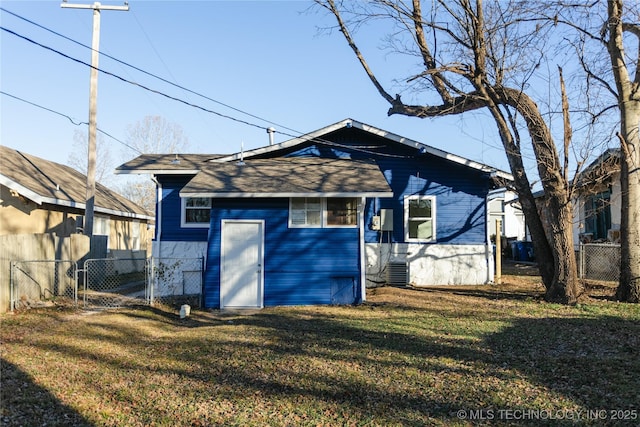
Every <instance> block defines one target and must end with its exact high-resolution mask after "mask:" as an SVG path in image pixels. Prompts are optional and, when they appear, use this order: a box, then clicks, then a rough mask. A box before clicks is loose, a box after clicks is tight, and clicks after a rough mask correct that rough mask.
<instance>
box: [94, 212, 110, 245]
mask: <svg viewBox="0 0 640 427" xmlns="http://www.w3.org/2000/svg"><path fill="white" fill-rule="evenodd" d="M110 231H111V222H110V220H109V217H106V216H94V217H93V235H94V236H107V251H109V234H110Z"/></svg>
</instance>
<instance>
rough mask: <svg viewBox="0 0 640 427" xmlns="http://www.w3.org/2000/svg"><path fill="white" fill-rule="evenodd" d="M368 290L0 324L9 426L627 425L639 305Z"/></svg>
mask: <svg viewBox="0 0 640 427" xmlns="http://www.w3.org/2000/svg"><path fill="white" fill-rule="evenodd" d="M503 281H504V282H505V283H506V284H503V285H500V286H496V285H494V286H482V287H446V288H430V289H427V290H415V289H405V288H403V289H400V288H391V287H388V288H378V289H375V290H369V291H368V302H367V303H366V304H363V305H360V306H357V307H350V306H349V307H278V308H267V309H263V310H260V311H254V312H251V313H232V312H229V313H227V312H219V311H195V312H194V311H192V315H191V317H190V318H188V319H184V320H181V319H180V318H179V316H178V311H177V310H172V309H169V308H158V307H140V308H129V309H120V310H115V311H104V312H100V313H93V314H86V313H83V312H82V311H72V310H69V309H65V308H48V309H39V310H29V311H25V312H20V313H18V314H13V315H11V314H5V315H2V317H1V318H0V319H1V321H2V324H1V325H0V339H1V352H0V354H1V356H2V377H1V381H2V383H1V397H2V401H1V402H0V404H1V409H0V423H1V424H2V425H7V426H14V425H15V426H17V425H24V426H39V425H64V426H69V425H99V426H102V425H108V426H149V425H157V426H165V425H166V426H209V425H224V426H231V425H243V426H244V425H290V426H297V425H310V426H350V425H354V426H355V425H384V426H389V425H406V426H422V425H478V424H483V425H486V424H489V425H523V424H525V425H526V424H530V425H541V424H542V425H545V424H552V425H604V424H606V425H638V424H640V413H638V412H639V411H640V357H639V356H640V306H638V305H630V304H620V303H615V302H612V301H610V300H609V299H607V298H606V296H607V295H610V294H611V293H612V291H613V289H612V288H611V287H607V286H594V287H592V288H591V289H590V295H591V298H588V299H587V300H586V302H585V303H583V304H580V305H577V306H575V307H566V306H561V305H555V304H548V303H545V302H543V301H542V300H541V299H540V297H539V295H540V293H541V292H542V289H541V287H540V285H539V284H538V280H537V278H536V277H535V276H532V277H517V276H509V275H506V276H504V278H503Z"/></svg>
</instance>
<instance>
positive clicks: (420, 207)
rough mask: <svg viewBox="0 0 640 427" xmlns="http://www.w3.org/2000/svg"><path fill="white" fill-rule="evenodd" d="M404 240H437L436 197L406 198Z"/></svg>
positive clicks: (418, 196) (417, 196)
mask: <svg viewBox="0 0 640 427" xmlns="http://www.w3.org/2000/svg"><path fill="white" fill-rule="evenodd" d="M404 227H405V228H404V234H405V236H404V238H405V241H406V242H432V241H435V240H436V198H435V196H420V195H416V196H407V197H405V198H404Z"/></svg>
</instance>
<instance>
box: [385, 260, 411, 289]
mask: <svg viewBox="0 0 640 427" xmlns="http://www.w3.org/2000/svg"><path fill="white" fill-rule="evenodd" d="M408 271H409V269H408V268H407V263H405V262H390V263H387V283H388V284H390V285H399V286H406V285H407V283H408V277H407V276H408Z"/></svg>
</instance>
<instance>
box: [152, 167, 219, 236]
mask: <svg viewBox="0 0 640 427" xmlns="http://www.w3.org/2000/svg"><path fill="white" fill-rule="evenodd" d="M191 178H193V175H164V176H160V177H158V181H159V182H160V184H161V185H162V215H161V221H162V224H161V225H162V228H161V230H162V235H161V236H158V228H157V227H158V225H156V239H157V240H160V239H161V240H162V241H174V242H175V241H181V242H206V241H207V235H208V233H209V229H208V228H207V227H204V228H182V227H181V226H180V215H181V211H182V204H181V200H180V190H182V187H184V186H185V185H186V184H187V183H188V182H189V181H190V180H191Z"/></svg>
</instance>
